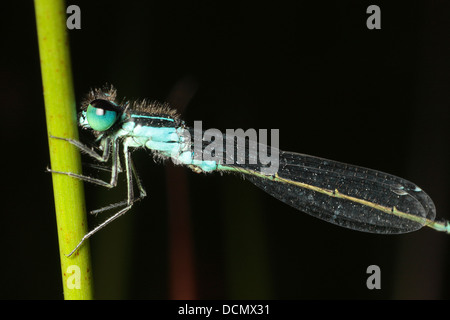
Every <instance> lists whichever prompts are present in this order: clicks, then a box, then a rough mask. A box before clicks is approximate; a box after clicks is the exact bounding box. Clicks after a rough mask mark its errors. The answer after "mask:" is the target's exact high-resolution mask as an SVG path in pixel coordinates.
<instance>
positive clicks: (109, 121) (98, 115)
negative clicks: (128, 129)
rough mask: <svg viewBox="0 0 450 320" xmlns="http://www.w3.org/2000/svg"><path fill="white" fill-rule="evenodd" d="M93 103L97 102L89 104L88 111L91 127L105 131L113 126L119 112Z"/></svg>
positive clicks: (87, 115)
mask: <svg viewBox="0 0 450 320" xmlns="http://www.w3.org/2000/svg"><path fill="white" fill-rule="evenodd" d="M93 105H97V104H96V103H95V102H93V103H92V104H89V106H88V108H87V111H86V118H87V121H88V123H89V125H90V126H91V128H92V129H94V130H96V131H105V130H108V129H109V128H111V126H112V125H113V124H114V122H116V119H117V112H116V111H112V110H106V109H104V108H101V107H99V108H97V107H95V106H93Z"/></svg>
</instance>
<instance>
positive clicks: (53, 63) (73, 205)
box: [34, 0, 93, 300]
mask: <svg viewBox="0 0 450 320" xmlns="http://www.w3.org/2000/svg"><path fill="white" fill-rule="evenodd" d="M34 4H35V12H36V23H37V30H38V39H39V53H40V58H41V71H42V83H43V88H44V100H45V114H46V120H47V132H48V135H49V148H50V161H51V167H52V169H53V170H57V171H63V172H74V173H81V161H80V153H79V151H78V150H77V149H76V148H75V147H74V146H72V145H71V144H69V143H67V142H66V141H62V140H57V139H52V138H50V136H56V137H64V138H71V139H78V130H77V120H76V109H75V98H74V92H73V85H72V71H71V67H70V54H69V41H68V37H67V30H66V7H65V4H64V1H63V0H35V1H34ZM52 179H53V192H54V199H55V209H56V221H57V227H58V241H59V251H60V260H61V273H62V280H63V287H64V298H65V299H67V300H69V299H70V300H72V299H92V296H93V287H92V268H91V261H90V252H89V243H88V242H86V243H84V245H83V246H82V247H81V248H80V250H78V252H76V253H74V255H73V256H72V257H70V258H68V257H66V256H65V254H67V253H69V252H70V251H72V249H73V248H74V247H75V246H76V245H77V243H78V241H79V240H80V239H81V238H82V237H83V235H84V234H86V232H87V221H86V210H85V203H84V190H83V183H82V182H80V181H78V180H77V179H74V178H71V177H69V176H66V175H61V174H52Z"/></svg>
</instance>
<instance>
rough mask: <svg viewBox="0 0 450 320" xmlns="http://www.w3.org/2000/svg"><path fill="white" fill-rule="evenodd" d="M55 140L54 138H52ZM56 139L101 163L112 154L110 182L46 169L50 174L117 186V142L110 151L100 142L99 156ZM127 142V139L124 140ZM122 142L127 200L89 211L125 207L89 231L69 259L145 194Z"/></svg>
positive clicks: (118, 160)
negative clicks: (89, 239) (136, 188)
mask: <svg viewBox="0 0 450 320" xmlns="http://www.w3.org/2000/svg"><path fill="white" fill-rule="evenodd" d="M53 138H56V137H53ZM57 139H61V140H65V141H68V142H69V143H71V144H73V145H74V146H76V147H78V148H79V149H80V150H82V151H83V152H85V153H87V154H88V155H90V156H91V157H93V158H95V159H96V160H98V161H101V162H106V161H108V159H109V154H110V153H112V166H111V181H110V182H109V183H107V182H105V181H103V180H100V179H96V178H92V177H89V176H84V175H80V174H76V173H72V172H61V171H55V170H51V169H47V170H48V171H49V172H52V173H58V174H65V175H68V176H71V177H74V178H77V179H80V180H83V181H86V182H90V183H94V184H97V185H101V186H104V187H108V188H113V187H115V186H116V185H117V177H118V173H119V166H120V157H119V152H118V151H119V146H118V140H116V141H114V142H113V143H112V150H110V145H111V142H110V141H109V140H106V139H105V140H104V141H106V142H104V141H102V148H103V154H102V155H99V154H97V153H96V152H95V151H94V150H92V149H90V148H88V147H87V146H85V145H83V144H82V143H80V142H79V141H76V140H72V139H65V138H57ZM126 140H127V139H126ZM126 140H125V141H124V143H123V156H124V160H125V173H126V179H127V199H126V200H124V201H121V202H118V203H114V204H111V205H108V206H106V207H103V208H100V209H97V210H94V211H91V213H92V214H97V213H99V212H102V211H106V210H111V209H114V208H117V207H121V206H126V207H125V208H123V209H121V210H120V211H119V212H117V213H115V214H114V215H112V216H111V217H109V218H108V219H106V220H105V221H104V222H103V223H101V224H100V225H98V226H97V227H95V228H94V229H93V230H91V231H90V232H88V233H87V234H86V235H85V236H84V237H83V238H82V239H81V240H80V242H79V243H78V245H77V246H76V247H75V249H73V250H72V251H71V252H70V253H69V254H68V255H67V256H68V257H70V256H71V255H72V254H73V253H74V252H75V251H76V250H77V249H78V248H79V247H80V246H81V245H82V244H83V242H84V241H85V240H87V239H88V238H89V237H91V236H92V235H93V234H95V233H96V232H97V231H98V230H100V229H102V228H103V227H105V226H106V225H108V224H109V223H110V222H112V221H114V220H115V219H117V218H118V217H120V216H122V215H123V214H125V213H126V212H127V211H128V210H130V208H131V207H132V206H133V203H134V202H136V201H139V200H141V199H143V198H144V197H145V196H146V195H147V193H146V192H145V190H144V188H143V186H142V184H141V182H140V179H139V177H138V175H137V171H136V169H135V167H134V165H133V162H132V160H131V156H130V152H129V150H128V144H127V141H126ZM133 175H134V176H135V178H136V184H137V186H138V188H139V191H140V195H139V197H138V198H135V197H134V189H133Z"/></svg>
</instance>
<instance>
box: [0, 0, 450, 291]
mask: <svg viewBox="0 0 450 320" xmlns="http://www.w3.org/2000/svg"><path fill="white" fill-rule="evenodd" d="M444 3H445V1H395V3H392V1H375V2H374V1H371V2H368V1H356V0H355V1H315V2H314V1H299V0H297V1H286V2H283V1H282V2H274V1H271V2H262V1H257V2H256V1H255V2H238V3H230V2H213V1H204V2H197V1H195V2H192V1H164V2H163V1H103V0H101V1H100V0H98V1H68V2H67V5H70V4H76V5H78V6H80V8H81V30H71V31H69V37H70V43H71V55H72V66H73V76H74V84H75V93H76V97H77V101H78V102H79V101H80V99H82V98H83V95H84V94H85V93H86V92H87V91H88V90H89V89H90V88H92V87H98V86H102V85H103V84H105V83H106V82H108V83H112V84H114V85H115V86H116V87H117V88H118V92H119V96H121V97H124V96H126V97H127V98H150V99H156V100H161V101H170V102H172V104H173V105H174V107H179V108H183V107H184V110H183V118H184V120H185V121H186V122H187V123H188V124H190V125H192V124H193V121H194V120H202V121H203V128H204V129H206V128H217V129H220V130H223V131H225V129H227V128H234V129H235V128H243V129H248V128H256V129H272V128H277V129H279V130H280V148H281V149H282V150H289V151H296V152H301V153H306V154H311V155H316V156H320V157H324V158H329V159H334V160H338V161H342V162H347V163H352V164H357V165H360V166H365V167H370V168H374V169H378V170H381V171H385V172H389V173H391V174H394V175H398V176H401V177H404V178H406V179H408V180H411V181H413V182H415V183H416V184H418V185H419V186H420V187H422V188H423V189H424V190H426V191H427V192H428V193H429V195H430V196H431V197H432V198H433V199H434V201H435V204H436V208H437V215H438V217H441V218H446V219H450V214H449V210H450V208H449V192H450V187H449V177H450V175H449V161H450V159H449V158H450V157H449V150H450V149H449V134H448V125H449V120H450V119H449V108H450V95H449V87H450V80H449V79H450V78H449V74H450V68H449V66H450V59H449V57H450V42H449V41H448V35H449V31H450V28H449V27H450V20H449V19H448V12H449V11H448V6H446V5H444ZM371 4H377V5H379V6H380V8H381V27H382V29H381V30H368V29H367V27H366V19H367V18H368V16H369V15H368V14H367V13H366V9H367V7H368V6H369V5H371ZM2 7H3V8H4V11H3V12H4V14H3V15H2V19H1V23H2V31H3V32H2V50H1V51H2V53H1V54H2V59H1V60H0V64H1V71H0V81H1V89H0V92H1V100H2V104H3V108H2V110H3V114H2V119H3V121H2V126H1V128H2V147H3V152H2V181H3V183H2V186H3V187H2V193H1V194H2V197H4V198H3V200H2V206H1V207H2V209H1V215H0V217H1V218H0V219H1V230H2V231H1V233H0V237H1V238H0V242H1V244H2V253H1V255H0V259H1V267H0V271H1V273H0V274H1V277H0V298H3V299H61V298H62V297H63V294H62V292H63V290H62V284H61V275H60V266H59V254H58V247H57V234H56V221H55V214H54V205H53V194H52V185H51V176H50V175H49V174H47V173H45V172H44V170H45V168H46V167H47V166H48V165H49V155H48V143H47V134H46V126H45V114H44V104H43V95H42V82H41V75H40V66H39V52H38V44H37V34H36V27H35V17H34V7H33V3H32V2H31V1H20V2H15V4H14V7H11V8H8V7H7V5H6V7H5V6H4V5H2ZM183 104H184V105H183ZM81 138H82V139H89V136H86V135H82V136H81ZM133 156H134V158H135V162H136V166H137V168H138V171H139V173H140V176H141V178H142V180H143V183H144V185H145V187H146V189H147V192H148V194H149V196H148V197H147V198H146V199H145V200H144V201H142V202H141V203H139V204H137V205H135V207H134V208H133V209H132V211H131V212H129V213H128V214H127V215H126V216H125V217H123V218H120V219H119V220H118V221H116V222H114V223H113V224H111V225H110V226H108V227H107V228H106V229H104V230H102V231H101V232H100V233H98V234H96V235H95V236H94V237H93V238H92V239H91V241H90V243H91V253H92V256H93V272H94V281H95V293H96V297H97V298H99V299H131V298H136V299H170V298H183V297H185V298H199V299H222V298H223V299H229V298H234V299H240V298H251V299H336V298H338V299H449V298H450V285H449V284H450V259H449V249H450V247H449V243H450V241H449V240H450V238H449V237H448V236H446V235H445V234H442V233H438V232H435V231H433V230H431V229H428V228H424V229H422V230H420V231H417V232H414V233H411V234H406V235H398V236H381V235H374V234H366V233H360V232H356V231H352V230H347V229H344V228H340V227H337V226H335V225H332V224H329V223H326V222H323V221H321V220H318V219H315V218H313V217H311V216H308V215H306V214H304V213H301V212H299V211H296V210H294V209H292V208H291V207H289V206H287V205H285V204H284V203H281V202H279V201H277V200H276V199H274V198H272V197H271V196H269V195H267V194H265V193H264V192H263V191H261V190H259V189H258V188H256V187H255V186H253V185H251V184H250V183H249V182H246V181H242V179H240V178H238V177H235V176H221V175H219V174H211V175H198V174H195V173H193V172H191V171H190V170H189V169H187V168H175V169H174V167H173V166H172V165H171V164H170V163H168V164H166V165H165V166H163V165H161V164H155V163H154V162H153V160H152V157H151V156H150V155H149V152H145V151H139V152H136V153H135V154H134V155H133ZM180 170H181V171H180ZM179 188H181V189H182V190H179ZM85 191H86V196H87V206H88V208H90V209H96V208H99V207H101V206H104V205H106V204H109V203H112V202H115V201H119V200H122V198H123V197H124V195H125V189H124V188H123V186H121V187H120V188H117V190H112V191H108V190H103V189H102V188H101V187H95V186H88V185H86V186H85ZM177 204H178V206H177ZM180 207H181V209H180ZM180 210H181V213H180ZM177 212H178V213H177ZM177 214H181V215H182V216H183V217H184V218H183V219H185V220H182V222H183V223H181V225H180V224H178V226H177V224H176V222H177V221H180V219H177V218H176V217H177ZM170 217H172V218H173V217H175V219H171V218H170ZM103 219H104V216H102V215H99V216H98V217H97V218H94V217H92V218H90V223H91V228H92V226H95V225H96V224H97V223H99V222H100V221H103ZM173 220H176V221H175V223H173V222H174V221H173ZM171 221H172V222H171ZM174 226H175V227H174ZM174 228H175V229H174ZM177 228H181V230H183V231H182V232H178V231H177V230H180V229H177ZM181 233H182V234H181ZM179 237H181V238H179ZM186 239H187V240H188V241H186ZM177 241H178V247H177V245H173V244H174V243H176V242H177ZM180 242H181V244H182V245H181V246H180V245H179V244H180ZM190 243H192V246H190ZM177 248H178V249H177ZM177 250H178V251H177ZM185 263H186V265H184V264H185ZM373 264H374V265H378V266H379V267H380V268H381V290H368V289H367V287H366V279H367V277H368V276H369V275H368V274H366V269H367V267H368V266H369V265H373ZM184 271H187V274H186V275H184V274H183V272H184ZM178 277H179V278H178ZM177 279H184V280H179V281H178V280H177ZM186 279H187V280H186ZM181 282H182V283H188V285H187V287H183V286H182V284H181ZM180 286H181V287H180ZM183 290H185V291H183Z"/></svg>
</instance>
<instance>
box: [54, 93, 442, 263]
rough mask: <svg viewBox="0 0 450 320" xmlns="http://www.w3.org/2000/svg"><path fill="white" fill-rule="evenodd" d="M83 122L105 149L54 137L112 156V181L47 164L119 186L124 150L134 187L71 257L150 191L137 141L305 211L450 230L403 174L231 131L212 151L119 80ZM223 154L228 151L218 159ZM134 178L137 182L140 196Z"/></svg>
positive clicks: (382, 227)
mask: <svg viewBox="0 0 450 320" xmlns="http://www.w3.org/2000/svg"><path fill="white" fill-rule="evenodd" d="M79 125H80V126H81V127H82V128H83V129H88V130H91V131H92V133H93V134H94V135H95V136H96V143H98V147H99V149H100V151H101V152H100V153H97V152H96V151H95V150H93V149H91V148H89V147H87V146H86V145H84V144H82V143H81V142H79V141H75V140H71V139H66V138H60V137H51V138H55V139H61V140H65V141H67V142H69V143H71V144H73V145H74V146H76V147H77V148H79V149H80V150H81V151H83V152H85V153H86V154H87V155H89V156H91V157H92V158H94V159H96V160H98V161H100V162H103V163H104V162H108V160H109V159H110V158H111V179H110V181H109V182H105V181H103V180H100V179H96V178H92V177H89V176H84V175H80V174H76V173H71V172H60V171H54V170H50V169H48V171H50V172H53V173H57V174H65V175H69V176H71V177H74V178H76V179H80V180H83V181H86V182H90V183H94V184H97V185H100V186H104V187H107V188H113V187H115V186H116V185H117V180H118V175H119V173H120V172H122V171H123V170H122V165H121V156H120V155H121V154H122V155H123V158H122V159H123V163H124V165H125V168H124V171H125V174H126V181H127V190H128V192H127V199H126V200H124V201H121V202H117V203H114V204H111V205H108V206H106V207H104V208H101V209H97V210H94V211H91V213H98V212H102V211H106V210H111V209H114V208H119V207H122V209H120V210H119V211H118V212H117V213H115V214H113V215H112V216H111V217H110V218H108V219H106V220H105V221H104V222H103V223H101V224H100V225H98V226H97V227H95V228H94V229H93V230H91V231H90V232H88V233H87V234H86V235H85V236H84V237H83V238H82V239H81V240H80V242H79V243H78V245H77V246H76V247H75V248H74V250H73V251H72V252H70V253H69V255H68V256H70V255H72V254H73V253H74V252H75V251H76V250H77V249H78V248H79V247H80V246H81V245H82V243H83V242H84V241H85V240H86V239H88V238H89V237H91V236H92V235H93V234H94V233H96V232H97V231H98V230H100V229H101V228H103V227H105V226H106V225H107V224H108V223H110V222H112V221H113V220H115V219H117V218H118V217H120V216H122V215H123V214H125V213H126V212H127V211H128V210H130V208H131V207H132V206H133V204H134V203H135V202H136V201H138V200H141V199H143V198H144V197H145V196H146V192H145V190H144V188H143V186H142V184H141V181H140V179H139V177H138V174H137V171H136V169H135V167H134V165H133V161H132V159H131V153H130V152H131V149H133V148H147V149H149V150H151V151H152V153H153V154H154V156H155V157H156V158H158V159H164V160H165V159H168V158H171V159H172V161H174V162H175V163H176V164H181V165H186V166H188V167H189V168H191V169H192V170H193V171H195V172H197V173H201V172H205V173H208V172H215V171H217V172H229V173H236V174H239V175H242V176H243V177H245V179H246V180H249V181H251V182H252V183H254V184H255V185H256V186H258V187H259V188H261V189H262V190H264V191H265V192H267V193H269V194H271V195H272V196H274V197H275V198H277V199H279V200H281V201H283V202H284V203H286V204H288V205H290V206H292V207H294V208H296V209H298V210H300V211H303V212H306V213H308V214H310V215H312V216H315V217H317V218H320V219H323V220H325V221H328V222H331V223H334V224H336V225H339V226H342V227H346V228H350V229H353V230H358V231H363V232H372V233H381V234H396V233H406V232H411V231H415V230H418V229H420V228H421V227H423V226H427V227H430V228H432V229H435V230H437V231H443V232H446V233H450V223H449V222H448V221H445V220H442V221H435V220H434V219H435V216H436V209H435V206H434V203H433V201H432V200H431V198H430V197H429V196H428V195H427V194H426V193H425V192H424V191H423V190H422V189H420V188H419V187H418V186H416V185H415V184H413V183H411V182H409V181H407V180H405V179H402V178H399V177H396V176H393V175H390V174H387V173H383V172H380V171H376V170H372V169H367V168H362V167H358V166H354V165H349V164H344V163H340V162H336V161H332V160H326V159H322V158H317V157H313V156H309V155H304V154H299V153H293V152H286V151H281V150H278V149H276V148H273V147H270V148H269V147H267V146H266V145H264V144H261V143H257V144H252V143H250V142H249V143H248V146H247V144H244V145H245V146H246V147H245V150H244V152H241V151H242V150H239V149H242V144H239V143H237V140H238V139H235V138H233V139H232V140H231V143H230V139H228V140H227V139H226V138H227V137H226V135H224V140H223V141H227V143H223V144H219V145H218V144H216V145H215V147H214V150H211V148H205V144H207V141H204V140H202V139H200V144H201V145H200V146H198V145H196V143H197V144H198V143H199V141H198V139H197V140H196V139H194V137H196V136H198V135H199V134H200V135H202V132H198V130H197V131H196V129H195V128H194V129H191V128H189V127H187V126H186V125H185V123H184V122H183V121H182V120H181V119H180V118H179V116H178V115H177V114H176V112H175V111H174V110H172V109H170V107H169V106H168V105H166V104H161V103H157V102H151V103H150V102H146V101H145V100H143V101H134V102H129V101H124V102H122V103H120V102H119V101H118V100H117V94H116V90H115V89H114V88H113V87H105V88H103V89H94V90H92V91H91V92H90V93H89V94H88V96H87V98H86V99H85V100H84V101H83V103H82V111H81V113H80V116H79ZM202 136H203V135H202ZM230 148H231V150H230ZM267 148H269V150H271V155H274V154H276V155H277V170H276V171H275V172H270V170H269V171H268V170H265V169H267V163H264V164H263V163H262V162H261V160H260V157H259V153H260V152H261V150H267ZM207 149H208V152H206V150H207ZM226 149H228V150H226ZM253 151H256V152H253ZM211 152H212V153H214V156H211ZM207 153H208V154H207ZM217 154H220V155H223V157H222V158H217ZM207 155H208V156H207ZM206 156H207V157H206ZM242 156H243V157H242ZM133 177H134V179H133ZM133 180H134V181H135V183H136V186H137V187H138V189H139V196H137V197H135V194H134V181H133Z"/></svg>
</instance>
